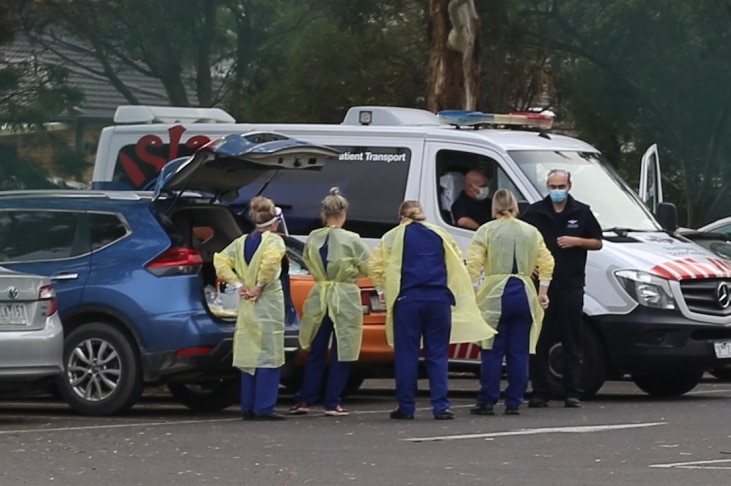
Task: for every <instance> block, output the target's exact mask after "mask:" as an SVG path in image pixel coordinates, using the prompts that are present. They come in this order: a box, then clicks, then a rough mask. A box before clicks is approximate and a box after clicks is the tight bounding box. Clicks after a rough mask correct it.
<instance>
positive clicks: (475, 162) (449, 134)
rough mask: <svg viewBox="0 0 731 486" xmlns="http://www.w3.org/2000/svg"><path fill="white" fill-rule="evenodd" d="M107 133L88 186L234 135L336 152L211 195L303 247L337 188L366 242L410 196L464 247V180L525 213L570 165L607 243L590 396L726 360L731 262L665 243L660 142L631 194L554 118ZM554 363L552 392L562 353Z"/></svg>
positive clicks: (154, 121) (150, 170) (209, 117)
mask: <svg viewBox="0 0 731 486" xmlns="http://www.w3.org/2000/svg"><path fill="white" fill-rule="evenodd" d="M115 123H116V124H115V125H113V126H109V127H106V128H104V129H103V130H102V132H101V136H100V139H99V145H98V150H97V154H96V161H95V165H94V174H93V186H94V187H95V188H100V189H101V188H104V189H111V188H115V187H116V188H125V189H130V188H132V189H139V190H145V189H150V188H152V187H154V179H155V177H156V175H157V173H158V172H159V171H160V169H161V168H162V166H163V165H164V164H165V163H166V162H167V161H169V160H172V159H175V158H177V157H183V156H188V155H190V154H192V153H193V152H194V151H195V150H196V149H197V148H198V147H201V146H202V145H203V144H205V143H207V142H208V141H209V140H211V139H214V138H217V137H220V136H223V135H228V134H231V133H237V132H248V131H252V130H260V131H266V132H277V133H282V134H284V135H287V136H290V137H293V138H297V139H301V140H305V141H308V142H311V143H315V144H320V145H327V146H330V147H332V148H335V149H336V150H337V151H338V152H339V153H340V155H339V156H338V157H337V160H333V161H331V162H330V163H328V164H326V166H325V167H324V168H323V169H322V170H320V171H308V170H300V171H284V170H283V171H277V170H276V169H274V170H270V171H262V172H261V174H260V175H259V176H258V177H257V178H256V179H255V180H254V182H252V183H250V184H248V185H247V186H245V187H243V188H242V189H241V190H240V191H239V192H238V194H233V195H224V194H221V195H219V196H223V197H224V198H227V199H228V200H229V203H230V204H232V205H233V207H234V208H235V209H236V210H238V211H242V210H244V209H245V205H246V201H248V200H249V198H250V197H251V196H253V195H255V194H262V195H265V196H268V197H271V198H272V199H273V200H274V201H275V202H276V203H277V205H279V206H281V207H282V208H283V209H284V212H285V216H286V220H287V224H288V228H289V231H290V233H293V234H297V235H302V236H303V237H304V235H307V233H308V232H309V231H311V230H312V229H314V228H317V227H319V225H320V221H319V209H320V201H321V200H322V198H323V197H324V196H325V195H326V194H327V191H328V189H329V188H330V187H332V186H339V187H340V188H341V190H342V192H343V193H344V194H345V195H346V196H347V197H348V199H349V200H350V202H351V206H350V209H349V212H348V223H347V226H346V227H348V228H349V229H351V230H353V231H357V232H358V233H360V234H361V236H363V237H364V238H367V239H369V241H370V242H371V243H373V244H374V243H375V242H376V241H377V238H379V237H380V236H381V235H382V234H383V233H384V232H385V231H386V230H388V229H390V228H392V227H393V226H394V225H396V224H397V223H398V218H397V210H398V207H399V204H400V203H401V202H402V201H403V200H405V199H417V200H419V201H421V203H422V204H423V206H424V209H425V211H426V215H427V218H428V220H429V221H432V222H434V223H437V224H439V225H441V226H443V227H444V228H446V229H447V230H449V232H450V233H451V234H452V235H453V236H454V237H455V239H456V240H457V242H458V243H459V244H460V246H461V247H462V248H463V249H466V247H467V245H468V244H469V242H470V239H471V237H472V234H473V232H472V231H471V230H467V229H464V228H459V227H457V226H456V225H455V224H454V222H453V220H452V217H451V213H450V207H451V202H452V201H453V200H454V198H455V197H456V196H457V195H458V194H459V191H460V190H461V189H462V186H463V183H464V182H463V180H464V173H465V172H466V171H467V170H469V169H471V168H479V169H482V170H483V171H485V172H486V173H487V174H488V175H489V176H490V189H491V193H492V192H494V191H495V190H497V189H498V188H507V189H510V190H511V191H513V192H514V193H515V194H516V196H517V197H518V199H519V201H520V203H521V206H524V205H527V204H530V203H533V202H535V201H537V200H539V199H541V198H543V197H544V196H545V194H546V187H545V180H546V175H547V173H548V171H549V170H550V169H566V170H568V171H570V173H571V178H572V182H573V188H572V191H571V193H572V194H573V195H574V197H576V199H578V200H580V201H582V202H584V203H587V204H589V205H590V206H591V209H592V211H593V212H594V214H595V215H596V218H597V220H598V221H599V223H600V224H601V226H602V229H603V230H604V246H603V248H602V249H601V250H599V251H594V252H589V259H588V263H587V269H586V273H587V279H586V295H585V301H584V316H585V326H584V328H583V345H584V357H583V373H584V377H583V378H584V388H585V394H586V396H587V397H589V396H592V395H594V394H595V393H596V392H597V391H598V390H599V389H600V388H601V386H602V384H603V383H604V382H605V380H607V379H613V378H619V377H623V376H627V375H629V376H630V377H631V378H632V379H633V380H634V382H635V383H636V384H637V385H638V386H639V387H640V388H641V389H642V390H644V391H645V392H647V393H649V394H653V395H665V396H672V395H680V394H683V393H686V392H688V391H690V390H691V389H693V388H694V387H695V386H696V384H697V383H698V382H699V381H700V379H701V376H702V374H703V373H704V371H707V370H709V369H711V368H714V367H717V366H720V365H724V364H727V363H729V362H731V265H729V264H728V263H727V262H725V261H724V260H721V259H720V258H718V257H716V256H715V255H714V254H712V253H710V252H708V251H707V250H705V249H704V248H702V247H700V246H698V245H696V244H694V243H692V242H690V241H688V240H685V239H683V238H682V237H677V236H674V235H673V230H674V226H675V220H676V219H677V218H676V216H675V212H674V207H672V205H668V204H667V203H663V202H662V188H661V183H660V182H661V179H660V167H659V162H658V156H657V148H656V147H655V146H653V147H651V148H650V150H648V152H647V153H646V154H645V157H644V158H643V162H642V169H641V170H642V174H641V187H640V191H639V194H638V193H637V192H635V191H634V190H633V189H632V188H630V187H629V186H628V185H627V183H626V182H625V181H623V180H622V179H621V177H620V176H619V175H618V174H617V172H615V171H614V170H613V169H612V167H611V166H610V165H609V164H608V163H607V162H606V161H605V160H604V158H603V156H602V154H600V153H599V152H598V150H597V149H595V148H594V147H592V146H591V145H589V144H587V143H585V142H583V141H580V140H577V139H575V138H570V137H566V136H562V135H557V134H552V133H549V132H548V131H547V130H546V129H547V128H548V127H549V126H550V123H551V121H550V119H547V118H545V117H541V116H534V115H530V114H529V115H510V116H503V115H487V114H481V113H457V112H455V113H442V116H438V115H435V114H433V113H430V112H427V111H423V110H417V109H410V108H395V107H378V106H366V107H354V108H351V109H350V110H349V111H348V113H347V115H346V116H345V119H344V120H343V122H342V123H341V124H339V125H317V124H255V123H235V121H234V120H233V118H232V117H231V116H230V115H228V114H227V113H225V112H223V111H221V110H218V109H200V108H171V107H152V106H120V107H119V108H118V109H117V112H116V114H115ZM515 125H522V126H528V129H524V128H522V129H519V130H518V129H514V128H512V127H513V126H515ZM496 126H499V127H501V128H495V127H496ZM302 163H306V161H305V160H303V161H302ZM655 215H658V216H659V217H660V219H662V220H663V222H664V224H665V226H666V228H663V226H662V225H661V224H660V223H659V222H658V219H657V218H656V216H655ZM667 230H669V231H667ZM451 353H452V356H451V357H450V363H451V365H452V366H455V367H457V366H460V365H463V366H464V365H467V366H472V367H473V369H475V368H474V366H475V365H477V364H478V363H479V349H478V347H477V346H476V345H460V346H453V347H452V348H451ZM551 356H552V359H551V363H552V365H551V369H552V373H553V377H552V379H553V385H554V387H555V391H556V392H560V387H561V384H560V383H561V380H560V375H561V359H560V357H561V349H560V346H559V345H556V346H554V348H553V350H552V354H551Z"/></svg>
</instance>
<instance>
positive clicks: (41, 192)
mask: <svg viewBox="0 0 731 486" xmlns="http://www.w3.org/2000/svg"><path fill="white" fill-rule="evenodd" d="M6 197H26V198H33V197H61V198H69V199H73V198H106V199H114V200H130V201H138V200H140V199H143V198H149V197H152V193H148V194H145V193H142V192H139V191H95V190H87V189H18V190H10V191H0V199H2V198H6Z"/></svg>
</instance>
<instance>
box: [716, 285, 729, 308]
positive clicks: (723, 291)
mask: <svg viewBox="0 0 731 486" xmlns="http://www.w3.org/2000/svg"><path fill="white" fill-rule="evenodd" d="M716 299H718V305H719V306H721V309H725V308H727V307H728V306H729V305H731V287H729V284H727V283H726V282H721V283H720V284H718V287H716Z"/></svg>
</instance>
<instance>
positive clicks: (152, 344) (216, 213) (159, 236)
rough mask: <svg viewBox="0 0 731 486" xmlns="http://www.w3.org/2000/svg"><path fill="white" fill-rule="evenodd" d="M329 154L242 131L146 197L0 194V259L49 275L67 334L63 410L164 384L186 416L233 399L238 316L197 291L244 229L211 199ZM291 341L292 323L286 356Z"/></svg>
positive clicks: (118, 402) (121, 406) (104, 406)
mask: <svg viewBox="0 0 731 486" xmlns="http://www.w3.org/2000/svg"><path fill="white" fill-rule="evenodd" d="M252 149H256V150H255V152H256V153H255V154H252ZM335 153H336V152H335V151H334V150H331V149H328V148H326V147H318V146H310V145H308V144H305V143H302V142H298V141H295V140H291V139H287V138H286V137H282V136H277V135H269V134H258V133H257V134H243V135H241V134H239V135H233V136H231V137H224V139H222V140H220V141H218V142H217V143H216V144H214V145H212V146H211V147H208V148H204V149H202V150H201V151H199V152H198V153H196V154H195V155H194V156H192V157H189V158H185V159H179V160H177V161H172V162H171V163H170V164H168V165H166V166H165V168H163V172H162V173H161V177H160V179H159V181H158V186H157V187H156V190H155V191H154V192H153V193H149V192H146V193H139V192H126V191H71V190H69V191H63V190H59V191H7V192H0V241H2V243H3V245H2V246H3V252H2V253H3V254H2V261H1V262H0V264H2V265H4V266H7V267H8V268H11V269H13V270H17V271H24V272H28V273H34V274H38V275H46V276H48V277H50V279H51V280H52V282H53V283H54V285H55V286H56V289H57V293H58V305H59V314H60V317H61V320H62V322H63V326H64V335H65V342H64V354H63V360H64V367H65V369H64V374H63V375H62V377H61V378H60V379H59V380H58V381H57V388H58V391H59V392H60V394H61V395H62V396H63V398H64V399H65V400H66V401H67V403H69V405H70V406H71V408H72V409H73V410H75V411H76V412H79V413H83V414H89V415H110V414H116V413H121V412H124V411H126V410H128V409H129V408H130V407H132V406H133V405H134V404H135V403H136V402H137V401H138V400H139V398H140V396H141V394H142V391H143V388H144V386H145V385H147V384H167V385H168V386H169V388H170V391H171V392H172V394H173V396H174V397H175V398H176V399H177V400H179V401H180V402H181V403H183V404H185V405H187V406H189V407H191V408H194V409H199V410H218V409H222V408H225V407H228V406H229V405H231V404H233V403H235V402H236V400H237V399H238V393H237V390H238V384H239V373H238V370H235V369H234V368H232V366H231V362H232V360H231V349H232V335H233V329H234V324H235V318H234V317H232V316H230V315H229V316H227V317H222V316H221V312H217V309H215V308H213V307H212V306H210V305H209V304H208V302H209V301H208V299H207V298H206V289H208V288H210V287H213V288H216V277H215V271H214V270H213V265H212V261H213V254H214V253H215V252H216V251H218V250H220V249H222V248H224V247H225V246H226V245H228V244H229V243H230V242H231V241H232V240H233V239H235V238H236V237H238V236H240V235H241V234H242V232H243V230H244V228H242V226H241V225H240V221H239V220H238V219H237V218H236V217H235V216H234V215H233V214H232V213H231V211H230V210H229V208H228V207H227V206H225V205H223V204H220V203H219V202H218V200H219V199H220V198H222V197H225V195H226V194H227V193H230V192H231V191H233V192H235V189H236V188H238V187H239V185H244V184H245V183H246V182H247V181H249V180H252V179H255V178H257V177H259V176H261V175H262V173H264V172H266V170H269V168H275V169H276V170H281V169H283V168H285V169H286V168H289V169H296V168H302V169H316V168H317V167H319V166H321V165H322V164H323V163H324V159H326V158H328V157H330V156H332V155H333V154H335ZM166 169H168V170H167V171H166ZM287 241H288V242H289V244H290V245H292V244H294V242H295V241H296V240H291V239H288V240H287ZM289 252H290V254H291V255H293V256H294V255H296V254H297V249H296V248H290V249H289ZM285 265H286V262H285ZM296 339H297V336H296V329H292V328H290V332H289V333H288V335H287V338H286V339H285V341H287V342H285V348H286V349H289V350H290V351H291V352H290V353H289V357H292V355H293V354H294V352H296V349H297V347H296Z"/></svg>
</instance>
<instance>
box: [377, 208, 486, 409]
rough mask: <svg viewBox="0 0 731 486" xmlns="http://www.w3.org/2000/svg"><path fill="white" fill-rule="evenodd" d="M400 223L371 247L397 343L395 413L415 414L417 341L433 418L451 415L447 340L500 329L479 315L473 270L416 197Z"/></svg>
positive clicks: (472, 338)
mask: <svg viewBox="0 0 731 486" xmlns="http://www.w3.org/2000/svg"><path fill="white" fill-rule="evenodd" d="M399 216H400V219H401V223H400V224H399V225H398V226H397V227H396V228H393V229H392V230H390V231H389V232H387V233H386V234H385V235H383V238H382V239H381V241H380V243H379V244H378V246H377V247H376V249H375V250H374V252H373V258H372V259H371V264H370V276H371V279H372V280H373V283H374V284H375V285H376V287H378V288H383V289H385V298H386V311H387V316H386V338H387V341H388V344H389V345H391V346H393V348H394V359H395V372H396V399H397V400H398V408H397V409H396V410H394V411H393V412H391V418H392V419H412V418H414V411H415V408H416V407H415V404H414V396H415V395H416V390H417V378H418V366H419V347H420V344H421V343H423V346H424V361H425V365H426V371H427V374H428V377H429V388H430V393H431V405H432V413H433V415H434V418H435V419H437V420H447V419H452V418H454V415H453V414H452V412H451V411H450V409H449V400H448V399H447V372H448V369H447V368H448V366H447V355H448V351H449V344H450V343H464V342H478V341H481V340H483V339H488V338H490V337H491V336H493V335H494V334H495V331H494V330H493V329H492V328H490V327H489V326H488V325H487V324H486V323H485V322H484V321H483V320H482V317H481V316H480V311H479V308H478V307H477V303H476V301H475V293H474V291H473V289H472V283H471V282H470V277H469V274H468V273H467V269H466V268H465V266H464V263H463V259H462V255H461V252H460V250H459V248H458V247H457V244H456V243H455V241H454V239H453V238H452V237H451V236H450V235H449V234H448V233H447V232H446V231H444V230H443V229H441V228H439V227H438V226H435V225H432V224H430V223H427V222H426V221H425V219H426V218H425V216H424V212H423V210H422V207H421V204H419V202H418V201H405V202H404V203H402V204H401V207H400V208H399Z"/></svg>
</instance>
